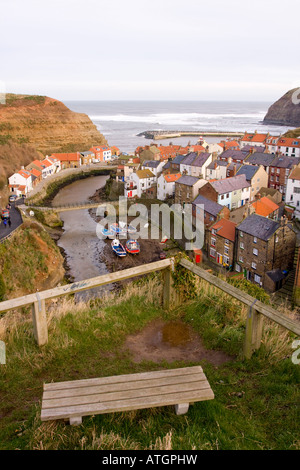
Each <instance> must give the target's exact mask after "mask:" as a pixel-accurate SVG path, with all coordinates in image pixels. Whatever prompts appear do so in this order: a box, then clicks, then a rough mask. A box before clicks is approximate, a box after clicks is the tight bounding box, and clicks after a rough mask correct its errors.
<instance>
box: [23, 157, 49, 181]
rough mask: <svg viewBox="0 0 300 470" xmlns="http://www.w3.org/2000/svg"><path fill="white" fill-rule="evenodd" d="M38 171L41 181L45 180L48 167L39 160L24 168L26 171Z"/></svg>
mask: <svg viewBox="0 0 300 470" xmlns="http://www.w3.org/2000/svg"><path fill="white" fill-rule="evenodd" d="M33 169H35V170H38V171H40V172H41V174H42V179H44V178H47V176H48V166H47V165H44V164H43V162H42V161H41V160H33V161H32V162H31V163H29V165H27V166H26V170H28V171H31V170H33Z"/></svg>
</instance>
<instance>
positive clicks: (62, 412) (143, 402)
mask: <svg viewBox="0 0 300 470" xmlns="http://www.w3.org/2000/svg"><path fill="white" fill-rule="evenodd" d="M208 387H209V386H208ZM213 398H214V394H213V391H212V390H211V388H210V387H209V388H205V389H203V390H193V391H188V392H181V393H180V394H179V393H178V392H176V393H169V394H164V395H160V396H153V397H146V399H145V398H127V399H126V400H118V401H113V402H107V403H96V404H88V405H78V406H66V407H61V408H53V409H51V408H50V409H42V414H41V419H42V421H47V420H53V419H64V418H70V417H76V416H87V415H93V414H102V413H108V412H122V411H129V410H137V409H143V408H152V407H158V406H167V405H175V404H180V403H188V402H195V401H204V400H211V399H213Z"/></svg>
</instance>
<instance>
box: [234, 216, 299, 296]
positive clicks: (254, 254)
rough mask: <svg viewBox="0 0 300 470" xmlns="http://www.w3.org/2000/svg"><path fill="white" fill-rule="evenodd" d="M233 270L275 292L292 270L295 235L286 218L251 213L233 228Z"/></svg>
mask: <svg viewBox="0 0 300 470" xmlns="http://www.w3.org/2000/svg"><path fill="white" fill-rule="evenodd" d="M235 245H236V248H235V260H236V261H235V271H237V272H243V273H244V276H245V278H246V279H248V280H249V281H251V282H254V283H256V284H258V285H259V286H261V287H263V288H264V289H265V290H267V291H269V292H274V291H275V290H277V289H280V287H281V286H282V285H283V284H284V281H285V279H286V275H287V274H288V272H289V270H290V269H292V267H293V260H294V252H295V246H296V233H295V232H294V230H293V229H292V227H291V226H290V225H289V224H288V223H287V219H282V220H280V221H275V220H272V219H268V218H266V217H263V216H260V215H257V214H251V215H250V216H249V217H247V218H246V219H244V220H243V221H242V222H241V223H240V224H239V225H238V226H237V227H236V242H235Z"/></svg>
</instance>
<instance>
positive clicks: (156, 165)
mask: <svg viewBox="0 0 300 470" xmlns="http://www.w3.org/2000/svg"><path fill="white" fill-rule="evenodd" d="M165 164H166V162H160V161H159V160H147V161H144V162H143V163H142V164H141V170H150V171H151V172H152V173H153V174H154V175H155V176H158V175H159V173H161V171H162V169H163V166H164V165H165Z"/></svg>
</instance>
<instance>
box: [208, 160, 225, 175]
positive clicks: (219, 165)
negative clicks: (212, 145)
mask: <svg viewBox="0 0 300 470" xmlns="http://www.w3.org/2000/svg"><path fill="white" fill-rule="evenodd" d="M227 166H228V162H227V161H226V160H214V161H212V162H211V163H210V164H209V165H207V167H206V171H205V179H206V180H221V179H225V178H226V176H227V173H226V172H227Z"/></svg>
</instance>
